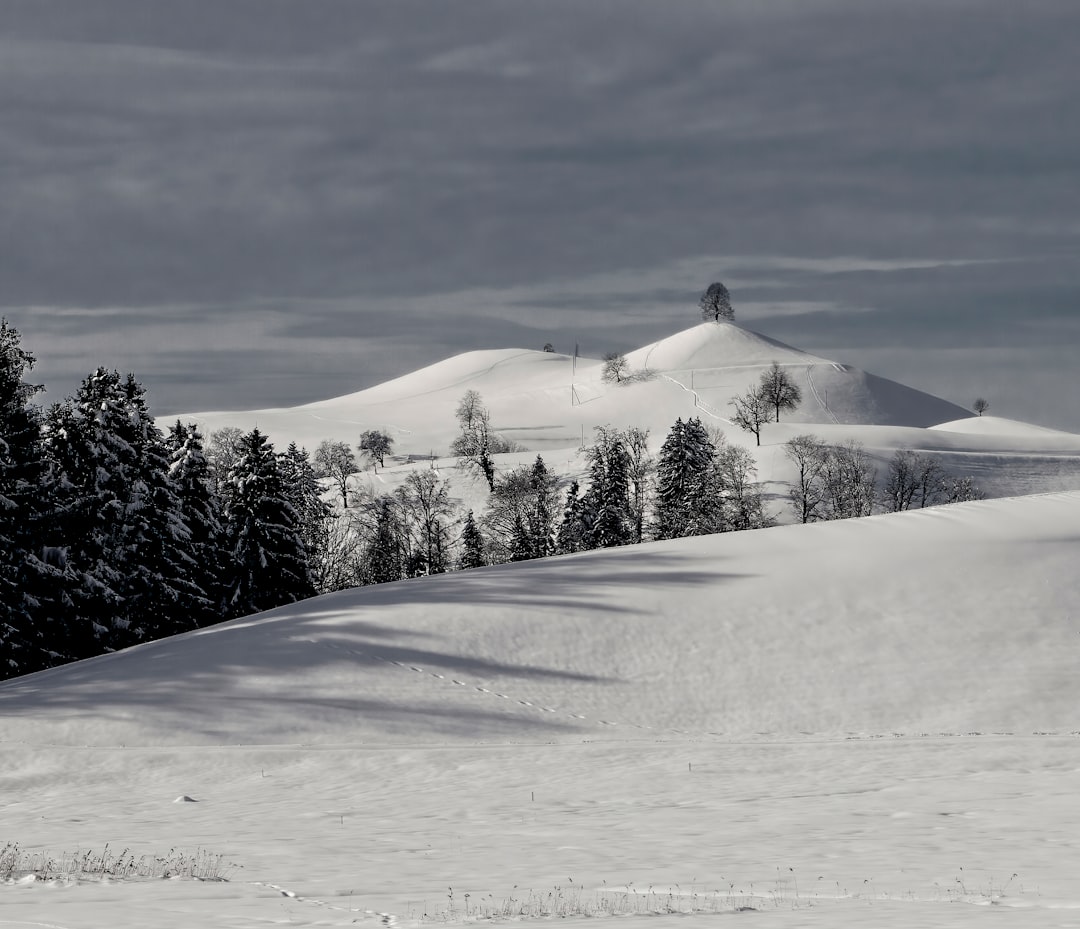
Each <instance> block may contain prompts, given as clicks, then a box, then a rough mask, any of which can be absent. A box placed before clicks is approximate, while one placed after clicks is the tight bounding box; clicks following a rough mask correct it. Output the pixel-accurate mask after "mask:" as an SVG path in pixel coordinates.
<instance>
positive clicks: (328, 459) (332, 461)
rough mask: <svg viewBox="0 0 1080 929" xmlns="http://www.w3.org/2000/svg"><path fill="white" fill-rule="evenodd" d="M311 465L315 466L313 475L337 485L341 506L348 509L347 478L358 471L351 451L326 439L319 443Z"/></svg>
mask: <svg viewBox="0 0 1080 929" xmlns="http://www.w3.org/2000/svg"><path fill="white" fill-rule="evenodd" d="M311 463H312V464H313V465H315V473H316V474H317V475H318V476H319V477H328V478H330V479H331V480H333V481H334V483H335V484H337V489H338V493H340V494H341V506H342V507H343V508H344V509H348V506H349V477H350V476H351V475H353V474H356V473H358V472H359V471H360V468H359V467H358V466H357V464H356V456H355V455H354V454H353V453H352V449H351V448H349V446H348V445H347V444H346V443H344V442H335V441H332V440H330V439H327V440H325V441H323V442H320V443H319V447H318V448H317V449H315V454H314V455H313V456H312V459H311Z"/></svg>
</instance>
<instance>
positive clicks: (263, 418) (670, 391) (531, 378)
mask: <svg viewBox="0 0 1080 929" xmlns="http://www.w3.org/2000/svg"><path fill="white" fill-rule="evenodd" d="M627 359H628V361H629V363H630V368H631V371H632V372H633V373H635V374H636V375H637V376H636V377H635V378H633V379H632V380H631V382H629V383H626V384H618V385H616V384H610V383H605V382H604V381H603V380H602V378H601V373H602V363H601V362H599V361H597V360H595V359H581V358H579V359H577V360H576V361H575V359H573V358H571V357H569V356H567V355H558V354H555V353H550V352H536V351H527V350H521V349H505V350H499V351H477V352H467V353H465V354H463V355H457V356H455V357H453V358H449V359H446V360H445V361H442V362H439V363H438V364H435V365H431V366H429V367H427V368H423V369H421V370H419V371H414V372H412V373H409V374H406V375H403V376H402V377H399V378H396V379H394V380H392V381H388V382H386V383H384V384H380V385H378V386H376V387H371V388H368V389H367V390H362V391H359V392H357V393H354V394H349V395H347V396H344V397H337V398H334V399H330V400H325V401H320V402H318V403H311V404H307V405H305V406H299V407H293V408H288V409H276V410H257V411H247V412H235V411H233V412H220V411H219V412H210V413H193V414H187V415H183V416H182V417H181V418H183V419H185V420H188V419H191V420H195V421H197V422H199V423H200V424H201V425H202V427H203V430H204V431H205V432H209V431H212V430H215V429H220V428H222V427H223V426H236V427H239V428H241V429H243V430H245V431H246V430H249V429H251V428H253V427H255V426H258V428H259V429H261V430H262V431H263V432H265V433H267V434H268V435H269V436H270V438H271V439H272V440H273V441H274V443H275V444H276V445H277V446H278V447H284V446H285V445H287V444H288V442H290V441H295V442H297V443H298V444H300V445H303V446H305V447H307V448H308V449H309V450H310V451H313V450H314V449H315V448H316V447H317V446H318V444H319V442H321V441H322V440H324V439H337V440H341V441H345V442H349V443H350V444H355V443H356V442H357V441H358V438H359V435H360V433H361V432H362V431H363V430H365V429H372V428H380V429H385V430H387V431H388V432H390V434H391V435H393V436H394V439H395V442H396V445H395V452H396V456H397V457H396V461H397V463H398V465H400V466H401V467H399V468H398V469H397V470H396V471H395V469H393V468H391V469H390V470H389V471H388V472H386V473H385V474H383V475H382V476H381V477H380V478H379V481H378V483H380V484H386V485H389V486H392V485H393V483H394V482H395V481H397V480H401V479H402V478H403V476H404V474H405V473H407V470H402V468H404V469H407V468H408V467H410V466H411V465H410V462H411V461H413V460H416V459H418V458H419V459H424V460H426V459H427V458H428V457H429V456H432V455H434V456H435V457H439V456H443V455H446V453H447V450H448V448H449V446H450V443H451V441H452V440H453V438H454V437H455V435H456V434H457V422H456V420H455V418H454V411H455V409H456V408H457V405H458V403H459V401H460V400H461V397H462V395H463V394H464V393H465V391H466V390H476V391H478V392H479V393H480V394H481V396H482V397H483V400H484V402H485V404H486V405H487V406H488V408H489V409H490V411H491V415H492V424H493V426H494V428H495V429H496V430H498V431H499V432H501V433H502V434H503V435H505V436H506V437H507V438H509V439H512V440H513V441H514V442H516V443H517V444H518V445H519V446H520V447H521V448H523V449H525V450H526V451H528V452H529V453H531V454H529V455H526V456H517V457H513V458H511V459H508V460H507V461H506V462H504V466H505V465H512V464H515V463H518V462H519V461H522V460H528V459H530V458H531V457H533V456H535V454H536V453H537V452H540V453H542V454H544V455H545V457H546V458H547V460H548V461H549V463H551V462H558V464H557V466H556V468H555V469H556V471H558V472H560V473H562V474H564V475H565V476H566V477H567V478H568V479H569V478H573V477H577V476H578V475H579V473H580V468H581V462H580V461H577V460H576V454H577V453H576V449H578V448H579V447H580V446H582V445H583V444H587V443H589V442H591V440H592V435H593V429H594V428H595V427H596V426H601V425H612V426H616V427H620V428H626V427H630V426H637V427H640V428H643V429H648V430H650V433H651V437H652V442H653V444H654V446H655V447H656V448H659V445H660V444H661V443H662V442H663V439H664V436H666V434H667V432H668V430H669V429H670V428H671V425H672V423H674V422H675V420H676V419H677V418H678V417H683V418H684V419H685V418H688V417H690V416H700V417H701V418H702V419H703V420H704V421H705V422H706V423H708V424H709V425H711V426H713V427H715V428H718V429H720V430H721V431H723V432H724V433H725V434H726V436H727V438H728V440H729V441H731V442H734V443H736V444H741V445H744V446H746V447H750V448H751V450H752V451H753V452H754V453H755V454H756V455H757V456H758V465H759V477H760V479H761V480H763V481H765V482H767V483H772V484H773V485H775V490H776V494H777V498H778V499H782V498H783V495H784V488H783V486H782V485H783V482H784V481H786V480H787V479H788V477H789V471H790V468H789V465H788V464H787V462H786V461H785V459H784V456H783V454H782V451H781V450H780V447H781V446H782V445H783V443H784V442H786V441H787V440H788V439H789V438H791V437H792V436H793V435H797V434H798V433H800V432H813V433H815V434H817V435H820V436H822V437H823V438H828V439H829V440H830V441H846V440H848V439H854V440H856V441H860V442H863V443H864V444H865V445H866V446H867V447H868V448H869V449H870V450H871V451H873V452H874V453H875V454H876V455H878V457H879V458H880V459H881V460H882V462H884V461H885V460H886V459H887V458H888V456H890V455H891V454H892V452H893V451H894V450H895V449H896V448H900V447H911V448H921V449H926V450H936V449H942V450H948V451H949V452H950V453H951V454H952V456H953V457H952V458H950V459H949V461H948V464H949V465H950V466H952V467H954V468H955V469H956V470H958V472H959V473H971V474H973V475H977V476H978V477H979V478H980V480H981V483H982V484H983V485H984V489H985V490H986V491H987V492H989V493H991V494H993V495H995V496H1000V495H1008V494H1021V493H1036V492H1047V491H1053V490H1070V489H1080V436H1071V435H1068V434H1066V433H1055V432H1053V431H1052V430H1041V429H1038V428H1037V427H1024V428H1021V427H1022V426H1023V424H1013V425H1012V426H1008V427H1007V428H1005V427H1002V428H996V429H995V428H991V425H990V424H991V423H993V422H997V423H999V424H1001V423H1006V422H1007V421H1003V420H995V418H993V417H982V425H981V426H977V425H972V423H971V419H970V418H966V413H965V411H964V410H963V409H961V408H960V407H958V406H956V405H954V404H952V403H949V402H947V401H945V400H942V399H940V398H938V397H933V396H931V395H929V394H926V393H923V392H921V391H918V390H914V389H912V388H910V387H906V386H904V385H902V384H898V383H896V382H895V381H889V380H886V379H884V378H879V377H876V376H874V375H872V374H868V373H866V372H864V371H859V370H858V369H855V368H851V367H850V366H846V365H842V364H839V363H836V362H832V361H829V360H827V359H824V358H818V357H817V356H814V355H810V354H807V353H806V352H802V351H799V350H798V349H795V348H791V347H790V346H787V345H784V344H783V343H781V342H777V341H776V340H773V339H770V338H768V337H766V336H763V335H760V334H758V333H755V332H751V331H749V330H746V329H743V328H741V327H739V326H736V325H734V324H731V323H703V324H701V325H698V326H694V327H692V328H690V329H687V330H685V331H683V332H679V333H676V334H674V335H672V336H670V337H668V338H666V339H662V340H660V341H658V342H655V343H653V344H651V345H647V346H644V347H643V348H641V349H638V350H637V351H634V352H631V353H630V354H629V355H628V356H627ZM773 361H776V362H778V363H779V364H781V365H783V366H784V368H785V370H786V371H787V372H788V374H789V375H790V376H791V377H792V379H793V380H794V381H795V383H796V384H797V385H798V386H799V387H800V389H801V391H802V395H803V402H802V403H801V404H800V406H799V408H798V410H796V411H795V412H793V413H791V414H786V415H785V416H784V421H783V422H782V423H780V424H779V425H775V424H774V425H769V426H767V427H766V428H765V430H764V434H763V441H762V444H763V448H762V449H760V450H759V449H758V448H756V447H755V446H754V445H753V440H752V439H751V438H750V437H749V436H748V435H747V434H746V433H744V432H741V431H739V430H738V429H736V428H735V427H733V426H732V425H731V423H730V421H729V419H728V416H729V415H730V411H731V408H730V400H731V398H732V397H734V396H737V395H740V394H743V393H745V392H746V391H747V390H748V389H749V388H750V387H752V386H753V385H755V384H756V383H757V382H758V380H759V378H760V377H761V373H762V372H763V371H764V370H765V369H766V368H767V367H768V366H769V365H770V364H772V362H773ZM163 425H165V424H164V423H163ZM927 427H936V428H933V429H928V428H927ZM452 464H453V463H452V462H451V461H445V462H442V463H441V466H442V467H445V468H450V467H452ZM458 490H459V491H460V492H461V493H464V494H466V495H467V496H468V495H470V494H471V493H472V491H471V489H470V488H469V486H468V482H467V481H465V482H462V481H459V482H458ZM468 501H469V505H471V506H472V505H477V506H479V505H482V499H481V497H480V496H477V497H476V499H473V497H472V496H468ZM778 507H779V505H778Z"/></svg>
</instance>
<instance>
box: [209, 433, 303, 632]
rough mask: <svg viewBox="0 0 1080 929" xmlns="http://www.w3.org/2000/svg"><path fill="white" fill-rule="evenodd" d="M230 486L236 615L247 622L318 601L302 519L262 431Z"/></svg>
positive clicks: (248, 441)
mask: <svg viewBox="0 0 1080 929" xmlns="http://www.w3.org/2000/svg"><path fill="white" fill-rule="evenodd" d="M227 485H228V501H229V502H228V510H227V523H226V537H227V539H228V544H229V549H230V552H231V554H232V566H231V567H232V577H231V578H230V579H229V582H228V584H227V592H228V608H229V611H230V613H231V615H233V616H245V615H247V614H249V613H256V612H259V611H260V610H268V609H271V608H272V607H275V606H281V605H282V604H285V603H293V602H295V601H297V600H302V599H304V598H305V597H310V596H312V595H314V593H315V588H314V583H313V581H312V578H311V572H310V568H309V566H308V562H307V550H306V549H305V547H304V542H303V539H302V538H301V537H300V532H301V526H300V517H299V516H298V514H297V512H296V510H295V509H294V508H293V505H292V503H290V502H289V494H288V492H287V491H286V489H285V487H284V485H283V481H282V474H281V468H280V466H279V463H278V459H277V457H276V456H275V455H274V449H273V446H271V445H270V443H269V442H268V441H267V439H266V437H265V436H264V435H263V434H262V433H261V432H259V430H258V429H254V430H252V431H251V432H249V433H248V434H246V435H245V436H244V437H243V439H242V440H241V443H240V457H239V459H238V460H237V462H236V463H235V464H234V465H233V468H232V470H231V471H230V472H229V476H228V479H227Z"/></svg>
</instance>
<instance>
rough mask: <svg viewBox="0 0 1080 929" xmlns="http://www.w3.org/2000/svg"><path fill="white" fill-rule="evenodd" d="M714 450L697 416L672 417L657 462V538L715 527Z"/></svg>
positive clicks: (655, 521)
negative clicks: (689, 417) (685, 419)
mask: <svg viewBox="0 0 1080 929" xmlns="http://www.w3.org/2000/svg"><path fill="white" fill-rule="evenodd" d="M715 452H716V447H715V445H714V444H713V442H712V440H711V439H710V438H709V434H708V432H706V430H705V427H704V426H702V425H701V420H700V419H697V418H696V417H695V418H693V419H690V420H689V421H687V422H685V423H684V422H683V421H682V419H681V418H680V419H677V420H676V421H675V424H674V425H673V426H672V427H671V431H670V432H669V433H668V436H667V438H666V439H665V440H664V444H663V445H662V446H661V448H660V458H659V462H658V463H657V486H656V506H655V509H654V525H655V528H654V533H655V535H656V538H658V539H678V538H682V537H684V536H689V535H703V534H705V533H708V532H716V531H718V526H717V525H716V510H717V505H718V501H717V499H716V491H717V487H716V482H715V481H714V480H713V476H712V475H711V471H712V466H713V457H714V454H715Z"/></svg>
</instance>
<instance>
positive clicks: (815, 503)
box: [784, 435, 826, 523]
mask: <svg viewBox="0 0 1080 929" xmlns="http://www.w3.org/2000/svg"><path fill="white" fill-rule="evenodd" d="M784 451H785V452H786V453H787V456H788V458H790V459H791V460H792V461H793V462H794V463H795V467H796V473H795V480H794V481H793V482H792V484H791V490H790V491H789V493H788V496H789V498H790V500H791V508H792V509H793V510H794V511H795V517H796V518H797V519H798V520H799V522H801V523H810V522H814V521H815V520H818V519H821V518H822V515H821V507H822V504H823V503H824V500H825V495H824V491H823V488H822V485H821V470H822V468H823V467H824V466H825V454H826V445H825V443H824V442H822V441H821V439H819V438H817V437H816V436H812V435H797V436H795V438H793V439H791V440H789V441H788V443H787V445H786V446H785V448H784Z"/></svg>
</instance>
